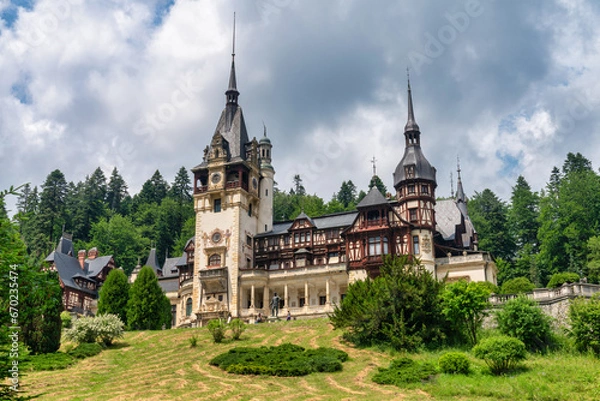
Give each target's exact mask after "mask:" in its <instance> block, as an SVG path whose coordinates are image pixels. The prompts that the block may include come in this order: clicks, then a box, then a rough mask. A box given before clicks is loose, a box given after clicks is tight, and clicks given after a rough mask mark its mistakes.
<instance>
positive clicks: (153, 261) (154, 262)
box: [144, 248, 162, 275]
mask: <svg viewBox="0 0 600 401" xmlns="http://www.w3.org/2000/svg"><path fill="white" fill-rule="evenodd" d="M144 266H150V267H151V268H152V270H154V273H156V275H158V272H162V269H161V268H160V265H159V264H158V257H157V256H156V248H152V249H150V254H149V255H148V259H147V260H146V263H144Z"/></svg>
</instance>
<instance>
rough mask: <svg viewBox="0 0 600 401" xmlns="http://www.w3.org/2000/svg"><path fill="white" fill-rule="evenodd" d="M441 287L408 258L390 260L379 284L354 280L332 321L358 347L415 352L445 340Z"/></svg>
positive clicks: (383, 268) (384, 268)
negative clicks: (380, 346)
mask: <svg viewBox="0 0 600 401" xmlns="http://www.w3.org/2000/svg"><path fill="white" fill-rule="evenodd" d="M442 288H443V284H442V283H441V282H439V281H437V280H436V279H435V278H434V277H433V276H432V275H431V273H429V272H428V271H427V270H425V269H423V268H421V267H420V266H419V264H418V262H417V261H414V260H411V259H409V258H408V257H407V256H402V257H391V256H389V257H386V258H385V259H384V263H383V265H382V266H381V269H380V275H379V276H378V277H376V278H375V279H370V278H367V279H366V280H360V281H356V282H354V283H351V284H350V285H349V286H348V291H347V293H346V297H345V298H344V300H343V301H342V303H341V305H340V306H337V305H336V306H335V310H334V312H333V314H332V315H331V316H330V319H331V323H332V324H333V326H334V328H336V329H345V330H346V332H345V333H344V337H345V338H346V339H347V340H349V341H351V342H353V343H355V344H356V345H360V346H371V345H378V344H384V345H389V346H392V347H393V348H395V349H398V350H411V351H412V350H415V349H417V348H419V347H420V346H422V345H424V344H428V345H431V344H436V343H439V342H440V341H441V340H442V339H443V333H442V329H441V328H442V325H443V323H444V319H443V316H442V314H441V306H440V303H439V298H438V297H439V294H440V292H441V291H442Z"/></svg>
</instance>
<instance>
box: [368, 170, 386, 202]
mask: <svg viewBox="0 0 600 401" xmlns="http://www.w3.org/2000/svg"><path fill="white" fill-rule="evenodd" d="M374 186H375V187H377V189H378V190H379V192H381V195H383V196H384V197H386V196H387V188H386V186H385V185H384V184H383V181H381V178H379V176H378V175H374V176H373V178H371V182H369V190H370V189H371V188H373V187H374Z"/></svg>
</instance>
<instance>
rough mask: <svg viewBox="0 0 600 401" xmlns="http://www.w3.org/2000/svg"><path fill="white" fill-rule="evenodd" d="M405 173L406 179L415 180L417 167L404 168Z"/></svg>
mask: <svg viewBox="0 0 600 401" xmlns="http://www.w3.org/2000/svg"><path fill="white" fill-rule="evenodd" d="M404 173H405V174H406V178H415V166H414V165H410V166H406V167H404Z"/></svg>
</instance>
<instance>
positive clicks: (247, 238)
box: [246, 235, 252, 246]
mask: <svg viewBox="0 0 600 401" xmlns="http://www.w3.org/2000/svg"><path fill="white" fill-rule="evenodd" d="M246 245H248V246H252V237H251V236H249V235H246Z"/></svg>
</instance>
